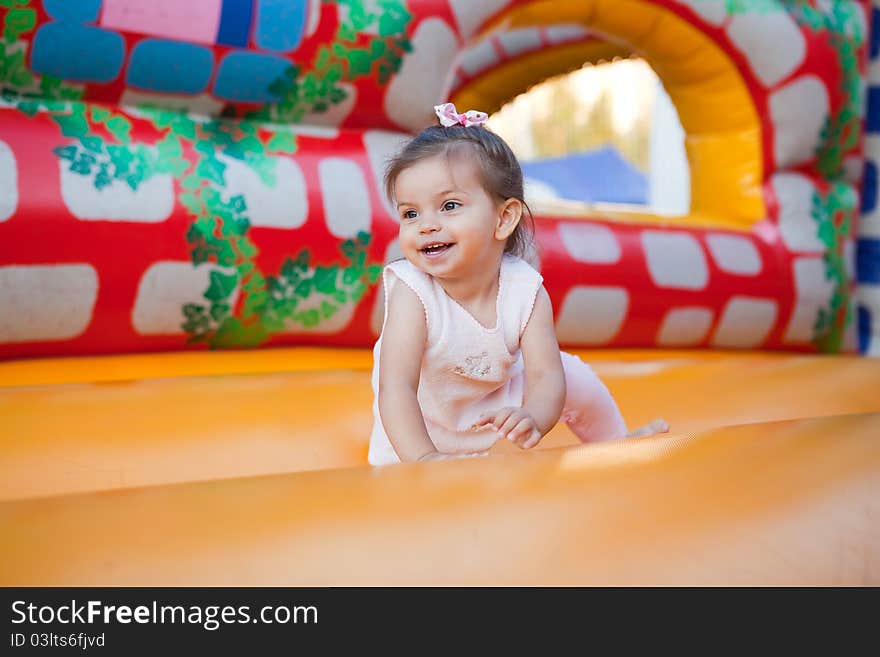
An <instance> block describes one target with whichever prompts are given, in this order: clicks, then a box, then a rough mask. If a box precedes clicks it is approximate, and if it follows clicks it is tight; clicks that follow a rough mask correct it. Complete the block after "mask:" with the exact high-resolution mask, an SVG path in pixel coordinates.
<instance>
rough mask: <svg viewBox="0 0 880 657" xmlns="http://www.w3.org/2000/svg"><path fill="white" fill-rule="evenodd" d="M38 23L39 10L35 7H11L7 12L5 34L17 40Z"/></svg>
mask: <svg viewBox="0 0 880 657" xmlns="http://www.w3.org/2000/svg"><path fill="white" fill-rule="evenodd" d="M36 24H37V12H36V11H34V10H33V9H30V8H26V9H19V8H16V9H10V10H9V13H7V14H6V21H5V24H4V30H3V34H4V36H6V38H8V39H11V40H12V41H17V40H18V37H19V35H21V34H24V33H25V32H29V31H30V30H32V29H34V25H36Z"/></svg>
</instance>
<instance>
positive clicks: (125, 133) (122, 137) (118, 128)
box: [107, 116, 131, 143]
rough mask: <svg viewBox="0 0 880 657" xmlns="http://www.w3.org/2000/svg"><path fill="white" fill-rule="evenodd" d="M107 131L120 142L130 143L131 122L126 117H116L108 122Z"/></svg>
mask: <svg viewBox="0 0 880 657" xmlns="http://www.w3.org/2000/svg"><path fill="white" fill-rule="evenodd" d="M107 130H109V131H110V134H112V135H113V136H114V137H116V139H118V140H119V141H121V142H123V143H128V141H129V133H131V121H129V120H128V119H127V118H125V117H124V116H114V117H113V118H112V119H110V120H109V121H107Z"/></svg>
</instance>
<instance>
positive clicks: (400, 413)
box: [379, 283, 437, 462]
mask: <svg viewBox="0 0 880 657" xmlns="http://www.w3.org/2000/svg"><path fill="white" fill-rule="evenodd" d="M427 334H428V329H427V326H426V324H425V311H424V308H422V302H421V301H419V298H418V297H417V296H416V293H415V292H413V291H412V290H411V289H410V288H409V287H407V286H406V285H405V284H403V283H401V284H399V285H395V286H394V287H393V288H392V290H391V294H390V295H389V298H388V317H387V318H385V326H384V328H383V329H382V348H381V350H380V354H379V415H380V417H381V418H382V425H383V426H384V428H385V433H386V434H387V435H388V439H389V440H390V441H391V445H392V446H393V447H394V451H395V452H397V456H398V457H399V458H400V460H401V461H404V462H405V461H418V460H421V459H423V458H424V459H426V460H427V459H429V458H432V457H433V455H434V454H436V453H437V449H436V447H434V443H433V442H431V438H430V437H429V436H428V430H427V428H426V427H425V419H424V417H423V416H422V410H421V408H420V407H419V400H418V397H417V393H418V389H419V373H420V371H421V367H422V355H423V354H424V352H425V341H426V339H427Z"/></svg>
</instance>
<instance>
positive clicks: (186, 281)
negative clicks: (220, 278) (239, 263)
mask: <svg viewBox="0 0 880 657" xmlns="http://www.w3.org/2000/svg"><path fill="white" fill-rule="evenodd" d="M212 271H220V272H223V273H224V274H226V275H230V274H233V273H235V270H233V269H231V268H227V267H218V266H216V265H213V264H210V263H203V264H201V265H198V266H196V265H193V264H192V263H191V262H187V261H170V260H165V261H160V262H156V263H153V264H152V265H151V266H150V267H149V269H147V270H146V271H145V272H144V274H143V276H141V280H140V283H139V284H138V291H137V298H136V299H135V303H134V309H133V310H132V313H131V324H132V327H133V328H134V330H135V332H137V333H139V334H141V335H178V334H183V333H184V330H183V328H181V326H182V325H183V323H184V322H185V321H186V320H185V317H184V315H183V306H184V305H186V304H188V303H196V304H199V305H202V306H205V307H210V305H211V302H210V301H208V300H207V299H205V297H204V296H203V295H204V294H205V292H207V291H208V287H209V286H210V284H211V278H210V277H211V272H212ZM237 298H238V290H237V289H236V290H234V291H233V292H232V294H231V295H230V296H229V302H230V305H232V304H234V303H235V301H236V299H237Z"/></svg>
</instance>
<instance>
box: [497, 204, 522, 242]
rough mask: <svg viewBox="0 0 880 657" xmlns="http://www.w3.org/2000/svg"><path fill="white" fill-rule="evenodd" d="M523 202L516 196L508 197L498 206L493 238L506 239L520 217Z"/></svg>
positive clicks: (517, 223) (514, 228)
mask: <svg viewBox="0 0 880 657" xmlns="http://www.w3.org/2000/svg"><path fill="white" fill-rule="evenodd" d="M522 213H523V204H522V201H520V200H519V199H516V198H509V199H507V200H506V201H504V203H502V204H501V206H500V207H499V208H498V219H497V221H496V222H495V239H496V240H506V239H507V238H508V237H510V236H511V235H512V234H513V231H514V230H516V227H517V226H518V225H519V220H520V219H522Z"/></svg>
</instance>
